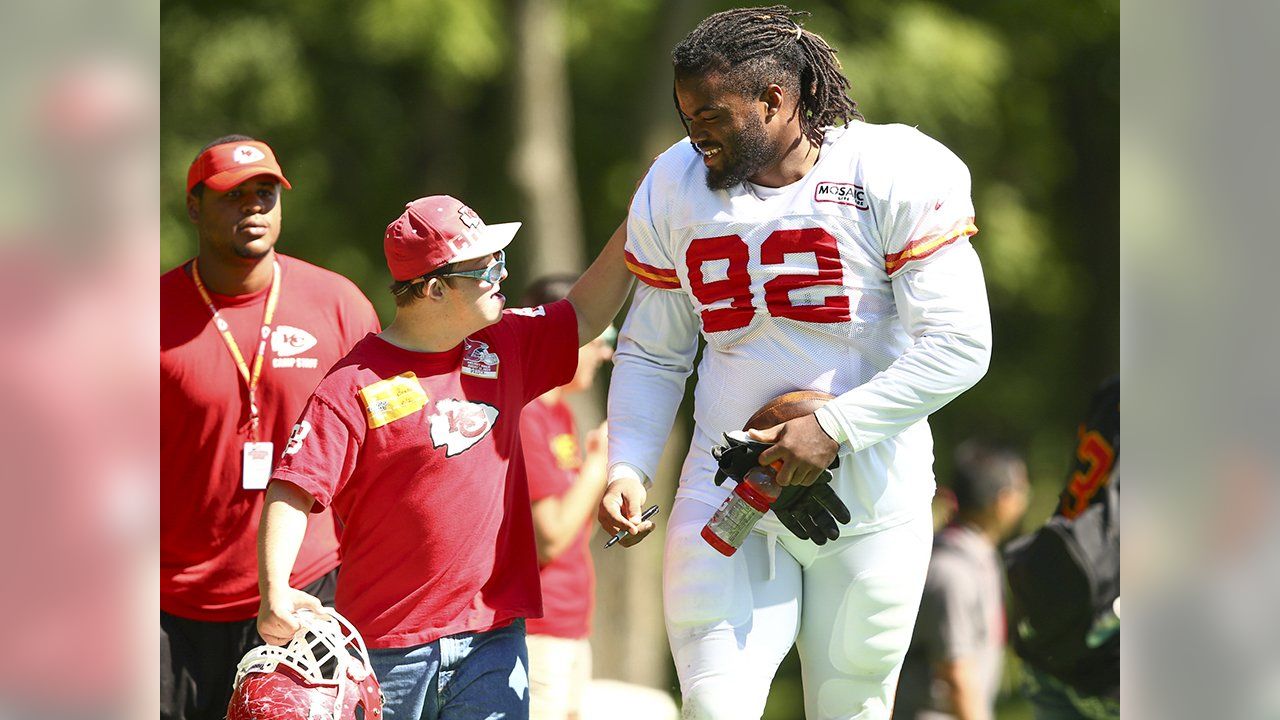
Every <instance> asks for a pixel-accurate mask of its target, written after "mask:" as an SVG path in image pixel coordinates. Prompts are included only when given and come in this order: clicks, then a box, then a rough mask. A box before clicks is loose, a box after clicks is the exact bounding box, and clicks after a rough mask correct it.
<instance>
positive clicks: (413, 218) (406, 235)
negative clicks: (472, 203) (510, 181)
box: [382, 195, 520, 282]
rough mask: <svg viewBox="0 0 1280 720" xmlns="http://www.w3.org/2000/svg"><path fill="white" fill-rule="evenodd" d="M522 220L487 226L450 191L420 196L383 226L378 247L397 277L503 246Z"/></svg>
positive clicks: (423, 272) (408, 276) (415, 274)
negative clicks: (453, 196)
mask: <svg viewBox="0 0 1280 720" xmlns="http://www.w3.org/2000/svg"><path fill="white" fill-rule="evenodd" d="M519 229H520V223H518V222H509V223H501V224H498V225H485V224H484V221H483V220H481V219H480V216H479V215H477V214H476V213H475V211H474V210H472V209H471V208H469V207H467V206H466V205H463V204H462V203H461V202H459V201H458V200H456V199H454V198H452V197H449V196H448V195H432V196H431V197H424V198H418V199H417V200H414V201H413V202H411V203H409V204H408V205H405V208H404V213H402V214H401V215H400V217H398V218H396V219H395V222H392V223H391V224H390V225H388V226H387V234H386V236H384V237H383V239H382V249H383V251H384V252H385V253H386V255H387V268H388V269H389V270H391V277H392V278H393V279H395V280H396V281H397V282H404V281H406V280H412V279H414V278H416V277H421V276H423V275H426V274H427V273H429V272H431V271H432V270H435V269H437V268H440V267H442V266H444V265H447V264H449V263H455V262H461V261H463V260H474V259H476V258H480V257H484V256H486V255H492V254H493V253H496V252H498V251H499V250H501V249H502V248H504V247H506V246H507V244H508V243H510V242H511V239H512V238H513V237H515V235H516V231H517V230H519Z"/></svg>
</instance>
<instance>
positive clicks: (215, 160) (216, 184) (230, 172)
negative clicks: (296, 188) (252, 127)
mask: <svg viewBox="0 0 1280 720" xmlns="http://www.w3.org/2000/svg"><path fill="white" fill-rule="evenodd" d="M258 175H270V176H272V177H274V178H275V179H277V180H279V181H280V182H281V183H282V184H283V185H284V186H285V187H287V188H290V189H292V188H293V186H292V185H290V184H289V181H288V180H286V179H285V177H284V171H282V170H281V169H280V163H278V162H276V154H275V153H273V152H271V148H270V147H269V146H268V145H267V144H266V143H264V142H258V141H257V140H244V141H240V140H236V141H233V142H229V143H222V144H221V145H214V146H213V147H211V148H209V149H208V150H205V151H204V152H202V153H200V157H198V158H196V159H195V162H193V163H191V167H190V168H188V169H187V192H191V188H193V187H195V186H196V185H198V184H200V183H204V184H205V186H206V187H208V188H211V189H212V190H214V191H216V192H226V191H228V190H230V189H231V188H233V187H235V186H237V185H239V184H240V183H242V182H244V181H245V180H248V179H249V178H252V177H257V176H258Z"/></svg>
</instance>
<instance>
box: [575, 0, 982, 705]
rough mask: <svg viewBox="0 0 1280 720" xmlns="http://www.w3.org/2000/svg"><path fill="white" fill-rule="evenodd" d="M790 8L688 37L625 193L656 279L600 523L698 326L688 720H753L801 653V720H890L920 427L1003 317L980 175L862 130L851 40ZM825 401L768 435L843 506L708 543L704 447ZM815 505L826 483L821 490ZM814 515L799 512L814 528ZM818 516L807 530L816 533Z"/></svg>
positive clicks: (891, 130) (642, 315)
mask: <svg viewBox="0 0 1280 720" xmlns="http://www.w3.org/2000/svg"><path fill="white" fill-rule="evenodd" d="M805 15H806V14H805V13H801V12H796V11H793V10H791V9H790V8H787V7H786V6H781V5H777V6H772V7H767V8H742V9H736V10H730V11H726V12H723V13H718V14H716V15H713V16H711V17H709V18H707V19H706V20H704V21H703V22H701V23H700V24H699V25H698V26H697V28H695V29H694V30H693V32H691V33H690V34H689V35H688V36H687V37H686V38H685V39H684V40H682V41H681V42H680V43H679V44H678V45H677V46H676V48H675V49H674V50H673V52H672V60H673V65H674V70H675V100H676V105H677V110H678V112H679V116H680V119H681V121H682V122H683V123H684V126H685V129H686V131H687V133H688V138H687V139H682V140H681V141H679V142H677V143H676V144H675V145H673V146H672V147H671V148H669V149H668V150H667V151H666V152H664V153H663V154H662V155H661V156H660V157H659V158H658V160H657V161H656V162H655V163H654V165H653V167H652V168H651V170H650V172H649V174H648V176H647V177H646V178H645V179H644V182H643V183H642V185H641V187H640V189H639V191H638V192H637V193H636V196H635V199H634V201H633V202H632V205H631V211H630V216H629V224H628V242H627V248H626V249H627V262H628V264H629V265H630V267H631V268H632V271H633V272H634V273H635V274H636V276H637V277H639V278H640V279H641V281H642V283H641V285H640V286H639V287H638V289H637V291H636V298H635V301H634V303H633V304H632V306H631V309H630V311H629V313H628V315H627V320H626V323H625V325H624V327H623V329H622V333H621V335H620V341H619V346H618V351H617V354H616V356H615V369H614V372H613V375H612V382H611V385H610V389H609V426H610V437H609V445H610V447H609V462H610V468H609V486H608V488H607V489H606V492H605V496H604V499H603V500H602V502H601V508H600V513H599V516H600V522H601V524H602V525H603V526H604V528H605V530H606V531H607V532H609V533H610V534H612V533H616V532H618V531H619V530H627V531H628V532H630V533H632V535H631V536H630V537H628V538H626V539H624V540H623V543H624V545H628V546H629V545H634V544H635V543H636V542H640V541H642V540H643V538H644V537H645V535H647V534H648V533H649V532H651V531H652V528H653V523H652V522H651V521H644V522H641V521H640V518H639V516H640V513H641V511H642V509H643V507H644V501H645V499H646V496H647V490H648V486H649V483H650V478H652V477H653V476H654V474H655V473H656V471H657V467H658V463H659V458H660V456H661V454H662V450H663V447H664V445H665V444H666V442H667V439H668V436H669V435H670V432H671V427H672V421H673V417H674V416H675V414H676V411H677V409H678V407H679V405H680V403H681V401H682V399H683V397H684V388H685V383H686V380H687V379H688V377H689V374H690V373H691V372H692V369H693V361H694V359H695V356H696V355H697V353H698V339H699V335H700V334H701V336H702V337H703V338H705V340H706V347H705V350H704V351H703V353H702V361H701V364H700V365H699V367H698V381H697V385H696V388H695V391H694V392H695V400H694V419H695V429H694V437H693V441H692V443H691V445H690V448H689V454H688V456H687V458H686V461H685V464H684V467H683V470H682V471H681V477H680V486H679V489H678V491H677V493H676V500H675V506H674V507H673V509H672V511H671V515H670V519H669V522H668V526H667V542H666V547H665V551H664V560H663V563H664V577H663V599H664V612H665V615H666V624H667V636H668V640H669V641H670V644H671V651H672V655H673V657H674V659H675V666H676V670H677V672H678V674H679V677H680V688H681V693H682V695H683V698H684V712H685V713H686V715H687V716H690V717H699V718H702V717H706V718H731V719H733V720H740V719H741V718H754V717H759V716H760V714H761V712H762V711H763V709H764V707H765V704H766V700H767V697H768V693H769V689H770V685H771V683H772V681H773V678H774V674H775V672H776V670H777V668H778V665H779V663H781V661H782V660H783V658H784V657H785V656H786V655H787V653H788V652H789V651H790V649H791V647H792V645H793V644H794V645H796V646H797V647H798V650H799V656H800V666H801V675H802V679H803V685H804V696H805V699H804V702H805V708H804V712H805V715H806V717H809V718H813V719H814V720H817V719H818V718H836V717H841V718H843V717H853V716H857V717H863V718H881V719H883V718H887V717H888V716H889V714H890V712H891V708H892V706H893V698H894V692H895V690H896V688H897V684H898V673H899V671H900V670H901V663H902V660H903V657H904V656H905V654H906V652H907V647H908V645H909V643H910V638H911V630H912V627H913V626H914V623H915V616H916V609H917V607H918V605H919V601H920V593H921V591H922V589H923V587H924V581H925V576H926V573H927V570H928V560H929V551H930V545H931V542H932V537H933V525H932V516H931V512H930V500H931V498H932V497H933V494H934V480H933V438H932V434H931V431H930V429H929V424H928V417H929V415H930V414H931V413H934V412H936V411H938V410H939V409H941V408H942V407H943V406H945V405H946V404H947V403H948V402H950V401H951V400H952V399H954V398H955V397H957V396H959V395H960V394H961V393H963V392H964V391H965V390H967V389H968V388H970V387H972V386H973V385H974V384H975V383H977V382H978V380H979V379H980V378H981V377H982V376H983V375H984V374H985V373H986V370H987V366H988V362H989V359H990V353H991V321H990V312H989V309H988V306H987V296H986V286H985V284H984V280H983V274H982V268H981V265H980V263H979V260H978V256H977V253H975V252H974V249H973V247H972V245H971V244H970V242H969V237H970V236H971V235H973V234H974V233H976V232H977V227H976V226H975V225H974V224H973V223H974V217H973V215H974V210H973V202H972V199H971V198H970V179H969V171H968V169H967V168H966V166H965V165H964V163H963V162H962V161H961V160H960V159H959V158H957V157H956V155H955V154H954V153H952V152H951V151H950V150H948V149H947V148H946V147H944V146H943V145H942V144H941V143H938V142H937V141H935V140H933V139H931V138H929V137H927V136H925V135H924V134H923V133H921V132H919V131H918V130H916V129H915V128H912V127H909V126H905V125H874V124H870V123H866V122H863V121H862V115H861V114H860V113H859V112H858V111H857V108H856V104H855V103H854V102H853V100H852V99H850V98H849V97H848V95H847V91H848V89H849V81H848V79H847V78H846V77H845V76H844V75H843V73H842V72H841V69H840V64H839V62H838V61H837V60H836V57H835V51H834V50H833V49H832V48H831V47H830V46H829V45H828V44H827V42H826V41H825V40H824V39H823V38H822V37H820V36H818V35H816V34H814V33H812V32H809V31H807V30H805V29H804V28H802V27H801V25H800V24H799V23H800V21H801V20H802V19H803V18H804V17H805ZM797 389H800V390H814V391H820V392H824V393H828V394H831V395H835V396H836V397H835V399H833V400H831V401H830V402H828V403H827V404H826V405H824V406H822V407H821V408H819V409H818V410H817V411H816V412H814V413H810V414H808V415H804V416H802V417H799V418H796V419H793V420H790V421H788V422H786V423H783V424H781V425H777V426H774V427H772V428H767V429H765V430H762V431H753V432H752V433H751V434H752V437H753V438H754V439H755V440H757V441H760V442H765V443H769V444H771V445H772V447H770V448H769V449H768V450H765V451H763V452H762V453H761V454H760V455H759V460H760V462H761V464H763V465H768V464H771V463H773V462H775V461H779V462H780V463H781V468H780V469H779V470H778V473H777V481H778V483H779V484H780V485H783V486H798V487H807V486H812V484H813V483H814V482H815V481H816V480H817V479H818V478H819V476H820V474H822V473H823V472H824V471H825V469H826V468H827V467H828V466H829V465H830V464H831V462H832V461H833V460H834V459H836V457H837V455H838V456H839V459H840V466H839V468H838V469H837V470H836V471H835V472H834V479H831V480H830V482H831V486H832V488H833V489H834V490H835V493H836V494H837V495H838V496H839V498H840V500H841V501H842V502H843V503H844V504H845V505H846V506H847V507H848V509H849V512H850V513H851V514H852V518H848V517H846V518H843V519H844V520H846V521H848V522H847V524H845V526H844V527H843V528H841V527H839V526H838V525H837V520H836V519H835V518H834V517H833V516H832V515H831V513H830V511H829V509H828V508H824V507H819V506H818V503H816V502H803V501H802V505H801V506H800V510H801V511H802V512H801V511H797V512H791V511H788V512H787V515H788V516H789V517H790V518H791V522H790V524H783V522H782V521H780V520H779V517H780V516H779V515H778V514H777V513H776V511H771V512H770V513H769V514H768V515H766V516H765V517H764V518H763V519H762V520H760V522H759V523H758V524H757V525H756V528H755V531H753V532H752V533H751V535H750V536H749V537H748V538H747V539H746V542H745V543H744V544H743V546H742V547H741V549H740V550H738V552H737V553H736V554H735V555H734V556H733V557H730V558H726V557H724V556H723V555H721V554H720V553H719V552H718V551H717V550H715V549H713V548H712V547H711V546H710V545H709V544H708V543H707V542H706V541H704V540H703V539H702V537H701V536H700V531H701V530H702V528H703V527H704V525H705V524H706V522H707V520H708V519H709V518H710V517H712V514H713V513H714V512H715V510H716V508H717V506H719V505H720V503H721V502H722V501H723V500H724V498H725V496H726V494H727V493H728V492H729V488H728V487H718V486H716V485H715V484H714V481H713V478H714V476H715V473H716V470H717V465H716V461H715V459H714V458H712V456H711V452H710V451H711V447H712V446H713V445H714V444H716V443H718V442H720V440H721V437H722V435H723V434H724V433H726V432H728V431H732V430H737V429H739V428H741V427H742V425H743V424H744V423H745V422H746V420H747V419H748V418H749V417H750V416H751V415H752V414H753V413H754V412H755V411H756V409H757V408H760V407H761V406H763V405H764V404H765V403H766V401H769V400H771V399H773V398H775V397H777V396H779V395H781V394H783V393H785V392H789V391H793V390H797ZM808 497H810V498H812V497H813V496H812V494H810V495H809V496H808ZM806 523H807V526H806ZM802 532H803V534H801V533H802Z"/></svg>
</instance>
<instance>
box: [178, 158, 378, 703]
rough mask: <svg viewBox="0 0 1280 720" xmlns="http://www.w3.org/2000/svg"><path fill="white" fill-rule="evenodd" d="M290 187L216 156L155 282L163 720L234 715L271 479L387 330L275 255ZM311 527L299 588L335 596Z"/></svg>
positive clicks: (256, 165) (323, 538)
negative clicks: (181, 258)
mask: <svg viewBox="0 0 1280 720" xmlns="http://www.w3.org/2000/svg"><path fill="white" fill-rule="evenodd" d="M281 186H283V187H289V181H288V180H286V179H285V176H284V173H283V172H282V171H281V169H280V165H279V164H278V163H277V162H276V158H275V153H273V152H272V151H271V148H270V147H268V146H267V145H266V143H262V142H259V141H257V140H254V139H253V138H250V137H246V136H244V135H229V136H226V137H223V138H219V139H217V140H215V141H213V142H212V143H210V144H209V145H208V146H206V147H205V148H204V149H203V150H202V151H201V152H200V154H199V155H198V157H196V159H195V162H193V163H191V168H190V170H189V172H188V173H187V213H188V215H189V216H190V218H191V222H192V223H194V224H195V226H196V231H197V234H198V236H199V252H198V254H197V256H196V257H195V258H194V259H192V260H190V261H188V262H185V263H183V264H182V265H181V266H179V267H177V268H174V269H173V270H171V271H169V272H168V273H166V274H164V275H163V276H162V277H161V278H160V306H161V319H160V412H161V425H160V428H161V429H160V484H161V493H160V609H161V613H160V629H161V645H160V654H161V659H160V663H161V664H160V699H161V717H162V718H185V719H186V720H192V719H193V718H211V719H220V718H222V717H224V716H225V714H226V710H227V702H228V701H229V699H230V697H231V684H232V680H233V679H234V677H235V669H236V662H237V661H238V660H239V659H240V657H241V656H242V655H243V654H244V653H245V652H246V651H247V650H249V649H250V648H251V647H253V646H255V645H257V644H259V642H258V637H257V633H256V632H255V630H254V617H255V616H256V614H257V611H258V605H259V602H260V598H259V595H258V585H257V578H258V575H257V566H256V552H255V545H254V539H255V537H256V535H257V523H258V518H259V516H260V514H261V507H262V498H263V489H264V488H265V487H266V485H267V479H268V478H269V477H270V475H271V467H272V465H273V463H274V462H277V461H278V460H279V458H280V453H281V452H282V451H283V450H284V446H285V441H286V440H287V439H288V436H289V428H290V427H291V426H292V424H293V422H294V421H295V420H297V418H298V414H299V413H300V412H301V411H302V407H303V404H304V403H305V402H306V400H307V398H308V396H310V394H311V391H312V390H314V389H315V386H316V383H318V382H319V381H320V379H321V378H322V377H323V376H324V373H325V371H326V370H328V369H329V368H330V367H331V366H332V365H333V364H334V363H335V362H336V361H337V360H338V359H339V358H341V357H342V356H343V355H344V354H345V353H346V352H347V350H349V349H350V348H351V346H352V345H354V344H355V342H356V341H357V340H359V339H360V338H361V337H363V336H364V335H365V333H367V332H370V331H377V330H378V327H379V325H378V318H377V315H375V314H374V311H373V307H372V306H371V305H370V304H369V301H368V300H367V299H366V298H365V297H364V295H363V294H361V293H360V291H359V290H358V289H356V287H355V286H354V285H353V284H352V283H351V282H350V281H348V280H347V279H345V278H343V277H341V276H339V275H336V274H334V273H331V272H329V271H327V270H322V269H320V268H318V267H316V266H314V265H311V264H309V263H305V262H303V261H301V260H297V259H294V258H291V257H287V256H285V255H282V254H280V253H277V252H276V251H275V245H276V241H277V239H278V238H279V237H280V219H281V207H280V205H281V198H280V188H281ZM304 527H305V530H306V532H305V534H304V535H305V537H304V540H303V542H302V544H301V551H300V553H299V558H298V562H297V564H296V567H295V570H296V572H295V573H294V574H293V577H292V578H291V580H292V582H294V583H295V584H297V585H298V586H299V587H307V588H309V589H310V590H311V591H312V592H313V593H315V594H319V595H321V596H328V597H332V593H333V587H334V584H335V579H334V577H335V575H336V568H337V565H338V544H337V540H336V538H335V536H334V526H333V520H332V517H331V516H329V515H323V516H317V517H316V518H315V519H314V520H313V521H312V522H311V523H309V524H308V525H306V526H304Z"/></svg>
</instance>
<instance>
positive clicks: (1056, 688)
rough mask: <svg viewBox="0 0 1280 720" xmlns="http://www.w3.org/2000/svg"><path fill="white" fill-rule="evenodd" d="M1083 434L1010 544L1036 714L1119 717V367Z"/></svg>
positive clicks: (1012, 622) (1056, 718) (1018, 633)
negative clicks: (1039, 516) (1058, 478)
mask: <svg viewBox="0 0 1280 720" xmlns="http://www.w3.org/2000/svg"><path fill="white" fill-rule="evenodd" d="M1078 435H1079V441H1078V443H1077V445H1076V450H1075V457H1074V458H1073V459H1072V464H1071V473H1070V475H1069V477H1068V479H1067V486H1066V487H1065V488H1063V490H1062V494H1061V495H1060V496H1059V499H1058V507H1057V509H1055V510H1054V513H1053V515H1052V516H1050V518H1049V519H1048V521H1047V522H1046V523H1045V524H1044V526H1043V527H1041V528H1040V529H1038V530H1036V531H1034V532H1032V533H1029V534H1027V535H1024V536H1022V537H1020V538H1018V539H1017V540H1014V541H1013V542H1011V543H1009V546H1008V548H1006V550H1005V562H1006V564H1007V566H1008V573H1007V574H1008V579H1009V590H1010V607H1009V626H1010V628H1012V630H1013V635H1012V638H1011V639H1012V644H1013V649H1014V651H1015V652H1017V654H1018V657H1020V658H1022V660H1023V664H1024V668H1025V669H1026V670H1027V673H1026V675H1027V683H1026V691H1027V694H1028V696H1029V697H1030V700H1031V704H1032V707H1033V708H1034V709H1035V716H1036V720H1115V719H1116V718H1119V717H1120V376H1118V375H1117V376H1114V377H1112V378H1110V379H1108V380H1107V381H1106V382H1104V383H1103V384H1102V386H1101V387H1100V388H1099V389H1098V390H1097V391H1096V392H1095V393H1094V395H1093V398H1092V400H1090V402H1089V410H1088V413H1087V415H1086V416H1085V420H1084V422H1082V423H1080V427H1079V430H1078ZM1200 716H1203V715H1200Z"/></svg>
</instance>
